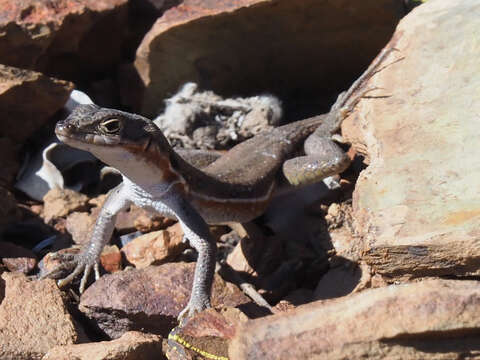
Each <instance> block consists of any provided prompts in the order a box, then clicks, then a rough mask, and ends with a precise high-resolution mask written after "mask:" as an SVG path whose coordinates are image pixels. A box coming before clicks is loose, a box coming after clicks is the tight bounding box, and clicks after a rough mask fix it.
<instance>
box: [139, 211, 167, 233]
mask: <svg viewBox="0 0 480 360" xmlns="http://www.w3.org/2000/svg"><path fill="white" fill-rule="evenodd" d="M145 212H146V213H145V214H140V215H138V216H137V218H136V219H135V220H133V225H134V226H135V228H136V229H137V230H138V231H141V232H144V233H147V232H151V231H156V230H160V229H165V228H166V227H168V226H170V225H173V224H174V223H175V220H173V219H169V218H166V217H163V216H161V215H158V214H152V213H149V212H147V211H145Z"/></svg>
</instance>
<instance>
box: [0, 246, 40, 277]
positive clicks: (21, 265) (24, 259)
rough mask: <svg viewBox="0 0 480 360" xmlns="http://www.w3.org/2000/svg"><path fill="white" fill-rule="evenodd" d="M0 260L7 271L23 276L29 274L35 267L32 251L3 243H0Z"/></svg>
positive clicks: (35, 258) (35, 259) (34, 257)
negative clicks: (22, 274) (19, 273)
mask: <svg viewBox="0 0 480 360" xmlns="http://www.w3.org/2000/svg"><path fill="white" fill-rule="evenodd" d="M0 260H1V261H2V262H3V264H4V265H5V266H6V267H7V269H8V270H10V271H12V272H15V271H18V272H21V273H24V274H28V273H29V272H31V271H32V270H33V269H34V268H35V266H36V265H37V257H36V256H35V254H34V253H33V251H31V250H28V249H25V248H23V247H21V246H18V245H15V244H12V243H9V242H4V241H0Z"/></svg>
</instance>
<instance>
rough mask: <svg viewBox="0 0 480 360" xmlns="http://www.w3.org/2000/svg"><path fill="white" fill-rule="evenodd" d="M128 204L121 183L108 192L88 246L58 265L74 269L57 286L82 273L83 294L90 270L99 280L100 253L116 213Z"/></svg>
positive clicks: (109, 236) (106, 241)
mask: <svg viewBox="0 0 480 360" xmlns="http://www.w3.org/2000/svg"><path fill="white" fill-rule="evenodd" d="M129 204H130V201H129V200H128V198H127V197H126V196H125V194H124V185H123V183H121V184H120V185H118V186H117V187H116V188H114V189H112V190H111V191H110V193H109V194H108V196H107V199H106V200H105V202H104V204H103V206H102V209H101V210H100V214H99V215H98V218H97V221H96V223H95V227H94V229H93V232H92V236H91V239H90V242H89V243H88V245H87V246H86V247H84V248H83V249H82V251H81V252H80V253H79V254H77V255H73V256H70V257H69V258H68V259H65V260H68V261H67V262H66V263H64V264H62V265H60V267H61V268H63V269H65V268H72V267H74V270H73V271H72V272H71V273H70V275H68V276H67V277H65V278H64V279H61V280H59V281H58V286H60V287H63V286H65V285H67V284H69V283H70V282H72V280H73V279H74V278H75V277H76V276H78V275H80V274H81V273H82V272H83V276H82V279H81V281H80V288H79V291H80V293H83V291H84V290H85V286H86V284H87V280H88V276H89V275H90V273H91V271H92V269H93V270H94V272H95V280H98V279H99V277H100V273H99V270H98V264H99V260H100V254H101V253H102V250H103V248H104V246H105V245H106V244H108V242H109V241H110V238H111V236H112V233H113V229H114V228H115V218H116V216H117V213H118V212H119V211H121V210H123V209H125V208H126V207H127V206H128V205H129ZM58 270H59V269H58V268H57V269H54V270H53V271H52V272H50V273H49V274H46V275H44V276H43V277H51V276H52V275H51V274H52V273H54V272H58Z"/></svg>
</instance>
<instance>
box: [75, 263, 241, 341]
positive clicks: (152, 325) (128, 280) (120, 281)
mask: <svg viewBox="0 0 480 360" xmlns="http://www.w3.org/2000/svg"><path fill="white" fill-rule="evenodd" d="M194 267H195V264H194V263H167V264H163V265H160V266H149V267H146V268H143V269H140V270H137V269H133V270H126V271H121V272H117V273H114V274H109V275H104V276H102V277H101V278H100V279H99V280H97V281H96V282H95V283H94V284H93V285H91V286H90V287H89V288H88V289H87V290H86V291H85V292H84V293H83V295H82V297H81V299H80V307H79V308H80V310H81V311H82V312H83V313H85V315H87V317H89V318H90V319H92V322H94V323H95V324H96V326H98V328H99V329H101V331H103V332H104V333H105V334H107V335H108V336H110V337H112V338H118V337H120V336H121V335H122V334H123V333H125V332H126V331H131V330H142V331H146V332H151V333H156V334H161V335H163V336H166V335H167V334H168V333H169V331H170V330H171V329H172V328H173V327H174V326H175V325H176V324H177V316H178V314H179V313H180V311H181V310H183V308H184V307H185V306H186V305H187V302H188V299H189V298H190V291H191V287H192V282H193V270H194ZM212 293H213V294H212V306H214V307H215V306H219V305H221V306H233V307H234V306H238V305H242V304H247V303H249V302H250V300H249V298H247V297H246V296H245V295H244V294H243V293H242V292H241V291H240V290H239V289H238V288H237V287H236V286H235V285H233V284H228V283H225V282H224V281H223V280H222V279H221V278H220V277H219V276H218V275H217V276H215V281H214V284H213V291H212Z"/></svg>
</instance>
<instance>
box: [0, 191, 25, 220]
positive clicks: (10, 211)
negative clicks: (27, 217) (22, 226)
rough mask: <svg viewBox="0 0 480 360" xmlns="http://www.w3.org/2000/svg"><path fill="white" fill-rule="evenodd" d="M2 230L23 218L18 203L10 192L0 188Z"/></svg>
mask: <svg viewBox="0 0 480 360" xmlns="http://www.w3.org/2000/svg"><path fill="white" fill-rule="evenodd" d="M0 204H1V206H0V229H2V228H4V227H5V226H6V225H9V224H11V223H13V222H16V221H19V220H20V218H21V212H20V209H19V208H18V206H17V201H16V200H15V197H14V196H13V195H12V193H11V192H10V191H8V190H7V189H5V188H4V187H2V186H0Z"/></svg>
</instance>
